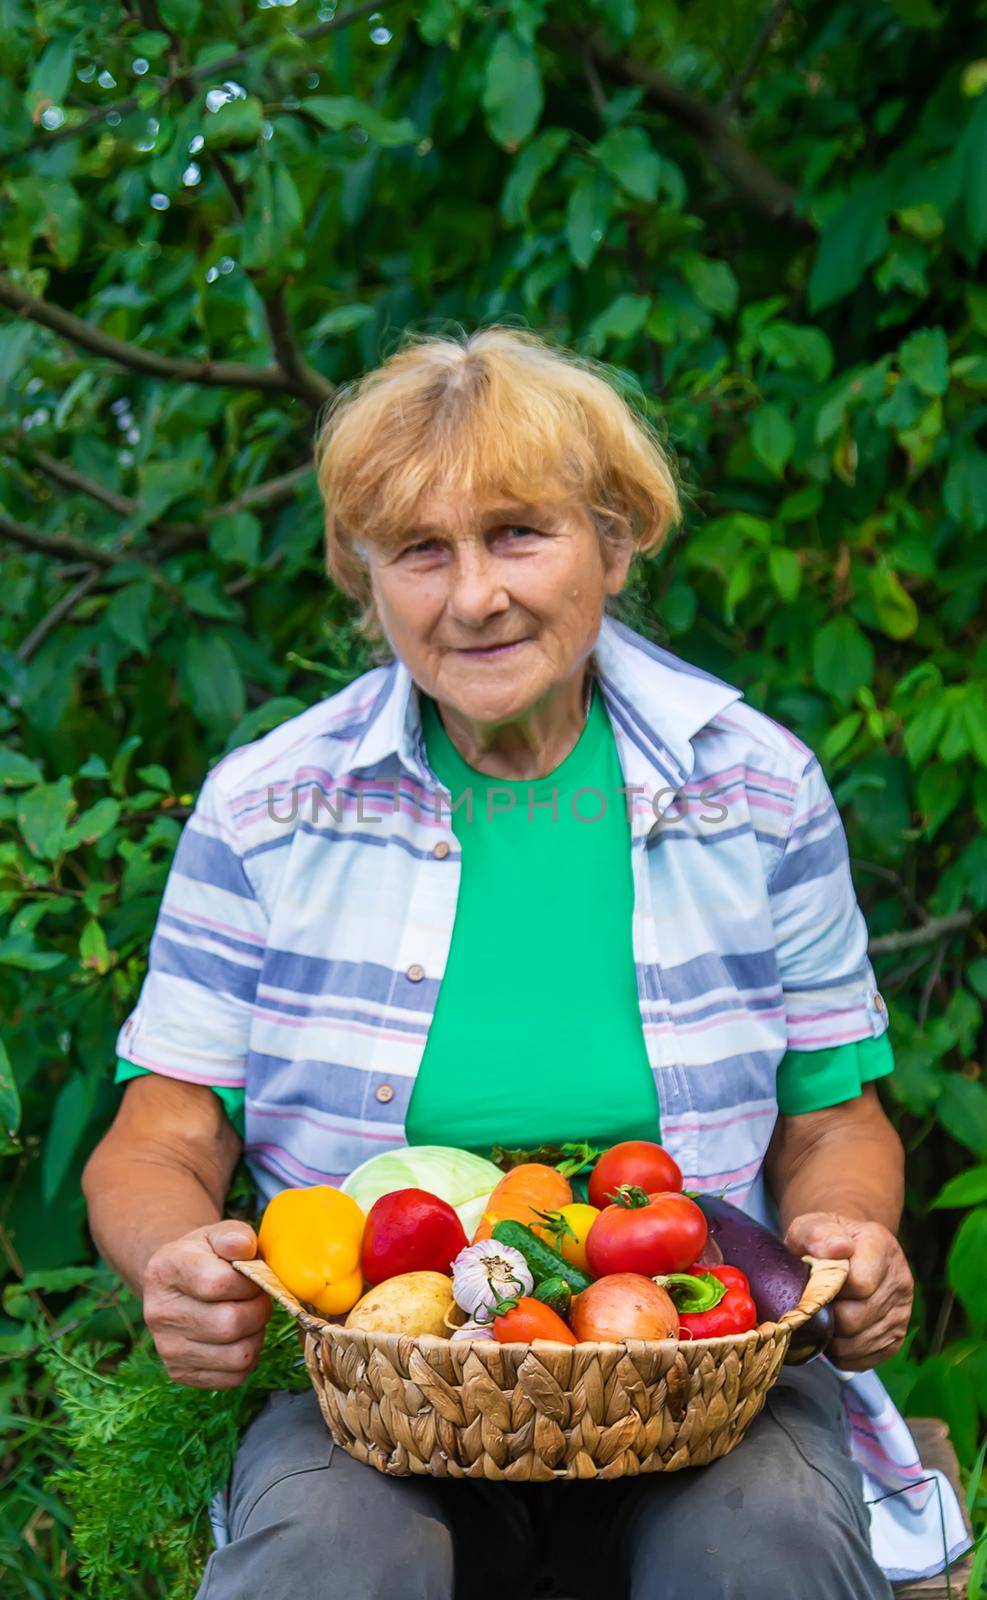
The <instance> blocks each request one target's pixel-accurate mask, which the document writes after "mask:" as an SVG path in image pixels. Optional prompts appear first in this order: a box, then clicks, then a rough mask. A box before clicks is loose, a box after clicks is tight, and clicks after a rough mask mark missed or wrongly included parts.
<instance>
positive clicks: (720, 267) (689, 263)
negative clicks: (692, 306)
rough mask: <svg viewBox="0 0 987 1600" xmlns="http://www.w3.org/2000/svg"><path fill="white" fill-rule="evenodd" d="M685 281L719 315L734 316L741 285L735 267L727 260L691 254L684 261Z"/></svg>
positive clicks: (702, 301) (702, 303) (704, 304)
mask: <svg viewBox="0 0 987 1600" xmlns="http://www.w3.org/2000/svg"><path fill="white" fill-rule="evenodd" d="M683 272H684V273H685V281H686V283H687V284H688V285H689V288H690V289H691V290H692V292H693V294H694V295H695V297H696V299H697V300H698V301H699V304H700V305H701V306H704V307H705V308H706V310H707V311H712V313H713V315H714V316H717V317H723V318H727V317H732V316H733V314H734V312H735V311H736V309H737V300H738V297H739V294H740V286H739V284H738V283H737V280H736V278H735V277H734V274H733V269H732V268H731V267H730V266H728V265H727V263H726V262H725V261H711V260H710V259H709V257H708V256H689V257H688V258H687V259H686V261H685V262H684V263H683Z"/></svg>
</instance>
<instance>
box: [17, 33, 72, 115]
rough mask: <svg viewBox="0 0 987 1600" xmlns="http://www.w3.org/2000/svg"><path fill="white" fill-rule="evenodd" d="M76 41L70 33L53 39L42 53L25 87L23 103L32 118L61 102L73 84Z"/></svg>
mask: <svg viewBox="0 0 987 1600" xmlns="http://www.w3.org/2000/svg"><path fill="white" fill-rule="evenodd" d="M74 65H75V42H74V40H73V39H72V37H71V35H70V34H62V35H61V36H60V37H57V38H54V39H52V40H51V41H50V42H49V43H48V44H47V45H46V46H45V48H44V50H43V51H42V52H41V55H40V56H39V58H38V60H37V62H36V64H35V67H34V70H33V72H32V73H31V81H30V83H29V84H28V87H27V94H26V95H25V97H24V98H25V104H26V106H27V109H28V111H29V112H30V114H31V115H32V117H33V116H34V115H35V114H36V112H37V111H38V110H39V109H41V108H42V107H44V106H45V105H51V104H55V105H58V104H59V103H60V102H61V101H62V100H64V98H65V95H66V94H67V93H68V88H69V85H70V83H71V82H72V68H73V66H74Z"/></svg>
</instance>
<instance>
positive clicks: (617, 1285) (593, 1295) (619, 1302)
mask: <svg viewBox="0 0 987 1600" xmlns="http://www.w3.org/2000/svg"><path fill="white" fill-rule="evenodd" d="M569 1325H570V1327H571V1328H572V1331H573V1333H574V1334H575V1335H576V1338H577V1339H578V1340H579V1341H580V1343H582V1342H584V1341H586V1340H589V1339H600V1340H603V1341H605V1342H607V1343H613V1344H620V1343H621V1342H622V1341H623V1340H624V1339H674V1338H675V1336H676V1334H677V1333H678V1328H679V1314H678V1312H677V1311H676V1309H675V1306H674V1305H673V1303H672V1298H671V1296H670V1295H668V1294H666V1293H665V1290H664V1289H662V1288H660V1287H659V1285H658V1284H657V1283H654V1282H652V1280H651V1279H650V1278H646V1277H645V1276H644V1274H643V1273H640V1272H611V1273H609V1274H608V1275H607V1276H606V1277H605V1278H597V1280H596V1282H595V1283H591V1284H590V1286H589V1288H588V1289H583V1290H582V1291H581V1293H579V1294H577V1295H575V1296H574V1298H573V1301H572V1305H571V1306H570V1308H569Z"/></svg>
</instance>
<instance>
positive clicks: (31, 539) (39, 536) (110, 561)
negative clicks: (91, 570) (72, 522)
mask: <svg viewBox="0 0 987 1600" xmlns="http://www.w3.org/2000/svg"><path fill="white" fill-rule="evenodd" d="M0 539H10V540H11V541H12V542H13V543H14V544H19V545H23V547H24V548H25V549H26V550H34V551H41V552H42V553H43V554H45V555H49V556H59V557H61V558H63V559H64V558H70V559H73V560H76V561H85V562H86V563H87V565H89V566H96V567H101V568H102V569H104V570H106V569H108V568H110V567H116V566H119V565H120V563H121V562H123V561H133V560H136V559H138V558H137V557H134V556H131V555H127V554H124V553H121V552H120V551H119V550H109V549H105V548H104V547H103V546H102V545H98V544H86V542H85V540H83V539H73V537H72V535H71V534H68V533H42V532H41V529H40V528H29V527H28V525H27V523H26V522H18V521H17V519H16V517H8V516H7V514H6V512H4V511H0Z"/></svg>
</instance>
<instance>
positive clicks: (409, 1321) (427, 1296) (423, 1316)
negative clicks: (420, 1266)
mask: <svg viewBox="0 0 987 1600" xmlns="http://www.w3.org/2000/svg"><path fill="white" fill-rule="evenodd" d="M446 1316H448V1318H449V1322H446V1320H445V1318H446ZM464 1318H465V1313H464V1312H462V1311H460V1309H459V1307H458V1306H457V1305H456V1304H455V1302H454V1300H453V1298H452V1279H451V1278H447V1277H446V1275H445V1273H443V1272H402V1273H400V1274H399V1275H398V1276H397V1277H396V1278H386V1279H385V1280H384V1282H383V1283H378V1285H377V1287H376V1288H374V1289H370V1290H368V1292H367V1293H366V1294H365V1295H364V1296H363V1298H362V1300H358V1301H357V1303H356V1305H355V1306H354V1307H353V1309H352V1311H351V1312H350V1314H349V1316H348V1317H347V1318H346V1323H345V1326H346V1327H347V1328H361V1329H362V1330H363V1331H364V1333H410V1334H419V1333H436V1334H438V1335H439V1336H440V1338H444V1339H448V1337H449V1333H450V1327H449V1323H451V1324H452V1325H453V1327H455V1326H457V1325H458V1324H459V1323H461V1322H463V1320H464Z"/></svg>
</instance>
